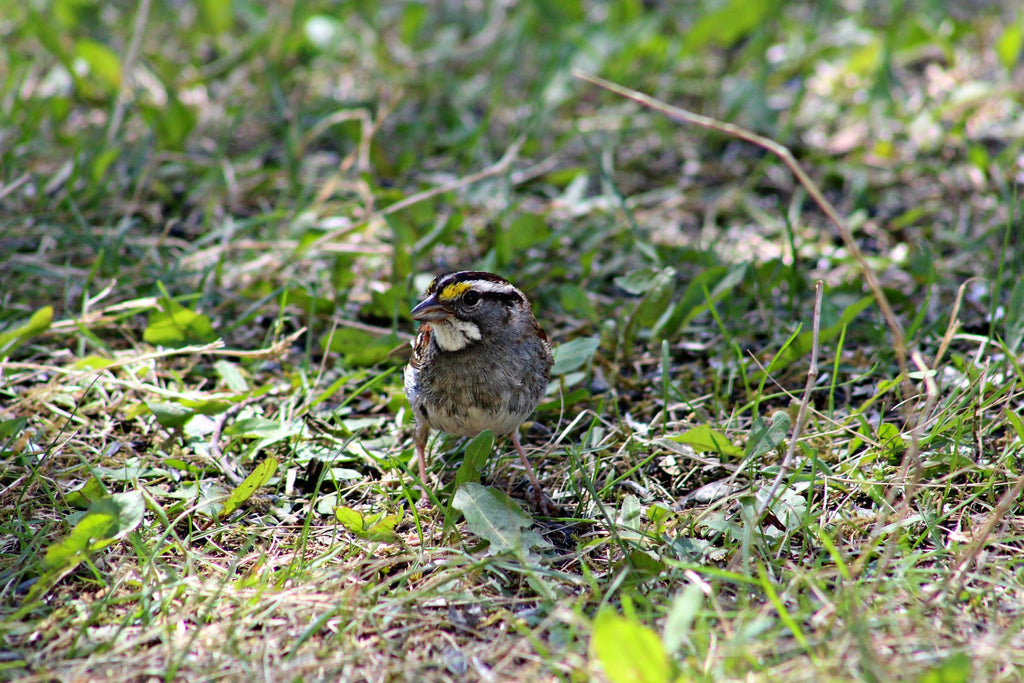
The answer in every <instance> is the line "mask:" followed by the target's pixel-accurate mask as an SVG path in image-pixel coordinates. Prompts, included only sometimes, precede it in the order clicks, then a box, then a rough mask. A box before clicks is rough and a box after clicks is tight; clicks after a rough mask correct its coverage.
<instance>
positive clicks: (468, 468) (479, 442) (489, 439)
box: [455, 429, 494, 487]
mask: <svg viewBox="0 0 1024 683" xmlns="http://www.w3.org/2000/svg"><path fill="white" fill-rule="evenodd" d="M492 450H494V433H493V432H492V431H491V430H489V429H485V430H484V431H482V432H480V433H479V434H477V435H476V436H474V437H473V439H472V440H471V441H470V442H469V443H468V444H466V455H465V457H464V458H463V459H462V464H461V465H460V466H459V471H458V472H456V474H455V486H456V487H458V486H462V485H463V484H465V483H466V482H479V481H480V471H481V470H482V469H483V468H484V465H485V464H486V463H487V458H488V457H490V455H491V451H492Z"/></svg>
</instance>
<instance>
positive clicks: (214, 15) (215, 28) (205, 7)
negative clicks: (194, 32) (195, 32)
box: [199, 0, 235, 35]
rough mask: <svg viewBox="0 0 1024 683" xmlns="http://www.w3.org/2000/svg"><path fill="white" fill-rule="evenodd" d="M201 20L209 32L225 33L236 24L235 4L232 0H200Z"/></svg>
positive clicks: (215, 33)
mask: <svg viewBox="0 0 1024 683" xmlns="http://www.w3.org/2000/svg"><path fill="white" fill-rule="evenodd" d="M199 18H200V20H201V21H202V23H203V28H205V29H206V30H207V32H209V33H212V34H213V35H219V34H221V33H225V32H227V31H230V30H231V27H232V26H234V24H235V12H234V4H233V3H232V1H231V0H199Z"/></svg>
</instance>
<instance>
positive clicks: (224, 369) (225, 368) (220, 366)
mask: <svg viewBox="0 0 1024 683" xmlns="http://www.w3.org/2000/svg"><path fill="white" fill-rule="evenodd" d="M213 369H214V370H216V371H217V375H218V376H220V380H221V381H222V382H224V384H226V385H227V387H228V389H231V391H237V392H243V391H248V390H249V384H248V383H247V382H246V381H245V377H243V376H242V371H241V370H239V369H238V364H237V363H232V362H230V361H226V360H219V361H217V362H216V363H214V364H213Z"/></svg>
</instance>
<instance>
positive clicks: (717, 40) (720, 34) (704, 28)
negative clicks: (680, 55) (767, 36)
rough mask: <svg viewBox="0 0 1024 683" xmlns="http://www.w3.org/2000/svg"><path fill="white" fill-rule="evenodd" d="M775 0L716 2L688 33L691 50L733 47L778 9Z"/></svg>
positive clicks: (689, 49) (689, 51) (687, 38)
mask: <svg viewBox="0 0 1024 683" xmlns="http://www.w3.org/2000/svg"><path fill="white" fill-rule="evenodd" d="M775 6H776V3H775V2H774V0H729V2H727V3H725V4H724V5H722V4H712V5H711V7H714V8H715V9H713V10H712V11H710V12H707V13H705V14H703V15H702V16H701V17H700V18H699V19H697V21H696V22H694V24H693V27H692V28H690V30H689V31H688V32H687V33H686V35H685V37H684V42H683V45H684V49H685V50H686V53H687V54H691V55H692V54H696V53H698V52H700V51H701V50H704V49H705V48H707V47H709V46H710V47H718V48H729V47H732V46H733V45H735V44H736V43H737V42H739V41H740V40H742V39H743V38H745V37H746V36H747V35H749V34H750V33H751V32H752V31H754V30H755V29H757V28H758V27H760V26H761V25H762V24H763V23H764V21H765V19H767V17H768V16H769V15H770V14H771V13H772V12H773V11H774V10H775Z"/></svg>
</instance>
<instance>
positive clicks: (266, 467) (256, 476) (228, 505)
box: [220, 458, 277, 517]
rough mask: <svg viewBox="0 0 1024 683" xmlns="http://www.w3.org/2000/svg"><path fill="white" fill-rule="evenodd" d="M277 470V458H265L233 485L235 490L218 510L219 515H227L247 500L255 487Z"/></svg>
mask: <svg viewBox="0 0 1024 683" xmlns="http://www.w3.org/2000/svg"><path fill="white" fill-rule="evenodd" d="M276 471H277V459H276V458H267V459H266V460H264V461H263V462H261V463H260V464H259V465H257V466H256V468H255V469H254V470H253V471H252V472H250V473H249V476H248V477H246V478H245V479H244V480H242V483H241V484H239V485H238V486H236V487H235V490H234V491H232V492H231V495H229V496H228V499H227V501H225V503H224V508H223V509H222V510H221V511H220V517H227V516H228V515H230V514H231V513H232V512H234V511H235V510H237V509H238V508H239V507H241V505H242V503H244V502H245V501H247V500H249V499H250V498H251V497H252V494H254V493H256V489H258V488H259V487H261V486H263V485H264V484H266V483H267V482H268V481H270V478H271V477H272V476H274V472H276Z"/></svg>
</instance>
